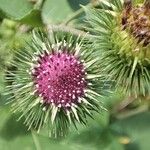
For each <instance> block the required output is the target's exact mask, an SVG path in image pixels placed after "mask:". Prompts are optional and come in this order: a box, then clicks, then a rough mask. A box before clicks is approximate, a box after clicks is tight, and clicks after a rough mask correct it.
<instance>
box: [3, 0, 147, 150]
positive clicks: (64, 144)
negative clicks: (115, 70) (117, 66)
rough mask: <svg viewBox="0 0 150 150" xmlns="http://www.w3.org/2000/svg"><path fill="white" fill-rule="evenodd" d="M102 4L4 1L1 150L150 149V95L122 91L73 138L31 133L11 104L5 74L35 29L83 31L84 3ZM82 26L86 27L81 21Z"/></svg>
mask: <svg viewBox="0 0 150 150" xmlns="http://www.w3.org/2000/svg"><path fill="white" fill-rule="evenodd" d="M95 1H96V0H91V1H90V0H0V150H79V149H80V150H150V143H149V140H150V111H149V110H150V102H149V100H150V97H148V96H147V97H138V98H134V97H127V96H125V95H122V94H121V92H119V91H115V92H114V93H113V94H109V95H108V94H106V96H104V97H103V98H102V101H103V103H104V106H105V107H106V108H107V109H108V111H102V112H101V114H99V115H95V116H93V117H94V118H95V119H94V120H91V119H89V124H88V126H87V127H85V126H81V125H78V128H79V130H78V131H76V130H75V129H74V128H71V131H70V133H69V135H68V136H67V137H64V138H62V139H52V138H48V133H47V132H46V130H44V129H43V131H41V133H40V134H39V135H38V134H36V132H35V131H27V128H26V127H25V126H24V125H23V121H16V120H17V118H18V116H17V115H15V114H12V113H11V112H10V106H9V105H6V104H5V103H6V99H7V97H6V96H5V92H4V91H5V86H6V82H5V75H6V72H5V70H6V69H8V70H9V69H10V68H11V60H12V59H13V57H14V55H15V52H16V51H19V50H21V49H22V48H23V47H24V46H25V41H30V32H31V30H32V29H33V28H34V27H45V26H46V25H49V24H52V25H53V24H64V25H68V26H69V27H71V28H74V27H78V26H79V25H78V23H79V22H81V21H82V20H83V18H84V13H83V10H82V8H81V7H80V4H82V5H90V4H91V5H92V4H95ZM81 24H82V23H81Z"/></svg>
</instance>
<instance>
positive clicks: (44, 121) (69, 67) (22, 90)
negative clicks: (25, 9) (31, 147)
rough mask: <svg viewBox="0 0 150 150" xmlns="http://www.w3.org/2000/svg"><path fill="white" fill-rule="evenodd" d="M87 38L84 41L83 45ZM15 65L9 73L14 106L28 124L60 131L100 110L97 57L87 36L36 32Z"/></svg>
mask: <svg viewBox="0 0 150 150" xmlns="http://www.w3.org/2000/svg"><path fill="white" fill-rule="evenodd" d="M85 42H86V45H85ZM13 65H14V67H15V68H16V71H11V72H10V73H9V75H8V76H7V79H8V81H11V82H12V85H10V86H8V90H9V91H10V92H11V93H12V94H13V96H12V100H13V105H12V108H13V111H14V112H21V113H22V115H21V116H20V118H22V117H24V118H25V124H26V125H27V126H29V129H30V128H35V129H37V130H38V132H39V131H40V129H41V127H42V126H48V127H49V131H50V133H52V134H53V135H55V136H62V135H64V134H65V133H66V131H67V130H68V127H69V124H70V123H73V124H74V125H75V126H76V123H77V122H79V123H82V124H86V122H87V116H90V117H92V113H93V112H94V111H98V109H99V102H98V99H99V97H100V94H98V93H99V92H100V90H101V89H100V87H101V86H102V85H100V81H101V75H100V74H99V69H98V66H99V62H98V57H97V54H95V53H94V51H93V50H92V49H91V48H90V46H89V45H88V41H87V40H84V39H83V38H81V37H77V36H73V35H71V34H70V33H63V32H62V33H58V32H53V33H50V35H48V34H47V33H45V32H41V31H36V32H33V41H32V43H30V44H29V45H28V46H27V47H26V50H22V51H20V52H19V53H18V54H17V55H16V59H14V62H13Z"/></svg>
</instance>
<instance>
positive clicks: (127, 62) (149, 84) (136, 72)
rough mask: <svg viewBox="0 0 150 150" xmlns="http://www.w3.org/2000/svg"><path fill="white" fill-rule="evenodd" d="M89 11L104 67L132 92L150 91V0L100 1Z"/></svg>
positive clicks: (112, 76)
mask: <svg viewBox="0 0 150 150" xmlns="http://www.w3.org/2000/svg"><path fill="white" fill-rule="evenodd" d="M100 3H101V4H100V5H101V7H102V9H91V10H86V12H87V18H88V21H89V22H90V25H91V27H92V28H93V29H94V30H91V28H90V30H91V31H92V33H93V34H95V35H96V36H97V37H96V39H95V43H94V47H95V49H97V50H98V49H99V51H100V53H101V54H102V55H101V56H102V57H101V67H103V71H104V72H105V73H106V74H108V78H109V79H112V80H115V81H116V87H117V88H118V87H119V88H120V87H121V88H122V89H123V91H124V92H125V93H127V94H129V95H134V96H138V95H143V96H144V95H146V94H148V95H149V94H150V1H147V0H146V1H145V2H143V4H141V3H137V2H136V1H131V0H125V1H123V0H112V1H107V0H106V1H101V2H100Z"/></svg>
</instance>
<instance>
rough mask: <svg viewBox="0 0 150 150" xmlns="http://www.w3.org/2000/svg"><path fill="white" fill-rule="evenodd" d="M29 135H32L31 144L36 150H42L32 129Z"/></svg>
mask: <svg viewBox="0 0 150 150" xmlns="http://www.w3.org/2000/svg"><path fill="white" fill-rule="evenodd" d="M31 134H32V138H33V142H34V145H35V147H36V150H42V149H41V146H40V142H39V140H38V138H37V136H36V135H35V133H34V131H33V129H31Z"/></svg>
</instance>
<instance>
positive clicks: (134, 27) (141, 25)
mask: <svg viewBox="0 0 150 150" xmlns="http://www.w3.org/2000/svg"><path fill="white" fill-rule="evenodd" d="M132 5H133V4H132V1H131V0H127V1H125V3H124V7H125V8H124V10H123V14H122V26H123V29H127V30H129V32H130V33H131V34H132V35H133V36H134V37H135V38H136V39H137V42H138V43H142V44H143V46H144V47H145V46H147V45H149V44H150V1H146V2H145V4H143V5H142V6H141V5H139V6H132Z"/></svg>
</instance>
